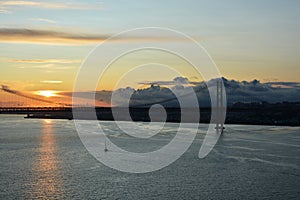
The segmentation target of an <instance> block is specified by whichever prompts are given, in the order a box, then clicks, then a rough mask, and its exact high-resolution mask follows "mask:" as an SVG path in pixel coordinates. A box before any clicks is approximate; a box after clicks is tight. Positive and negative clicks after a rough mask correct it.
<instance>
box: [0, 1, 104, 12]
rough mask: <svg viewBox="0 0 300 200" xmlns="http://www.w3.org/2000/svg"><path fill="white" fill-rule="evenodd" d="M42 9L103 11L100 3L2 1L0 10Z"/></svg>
mask: <svg viewBox="0 0 300 200" xmlns="http://www.w3.org/2000/svg"><path fill="white" fill-rule="evenodd" d="M16 7H18V8H20V7H21V8H26V7H29V8H42V9H61V10H99V9H102V8H103V6H102V4H99V3H96V4H95V3H94V4H91V3H71V2H65V3H61V2H60V3H58V2H55V3H53V2H47V1H42V2H41V1H1V2H0V10H1V9H3V10H11V9H13V8H16Z"/></svg>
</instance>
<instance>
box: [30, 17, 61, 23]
mask: <svg viewBox="0 0 300 200" xmlns="http://www.w3.org/2000/svg"><path fill="white" fill-rule="evenodd" d="M31 20H33V21H40V22H47V23H50V24H56V21H54V20H51V19H45V18H31Z"/></svg>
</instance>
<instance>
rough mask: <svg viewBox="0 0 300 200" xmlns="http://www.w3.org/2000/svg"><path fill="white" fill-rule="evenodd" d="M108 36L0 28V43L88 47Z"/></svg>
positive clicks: (138, 39) (153, 38) (134, 38)
mask: <svg viewBox="0 0 300 200" xmlns="http://www.w3.org/2000/svg"><path fill="white" fill-rule="evenodd" d="M109 37H110V36H109V35H106V34H102V35H101V34H91V33H82V34H78V33H74V32H60V31H50V30H38V29H25V28H0V42H6V43H8V42H9V43H38V44H51V45H53V44H63V45H89V44H96V43H99V42H103V41H104V40H106V39H108V38H109ZM158 40H160V41H169V42H170V41H178V38H169V37H164V36H160V35H158V36H157V35H150V36H144V37H141V36H134V35H131V36H129V35H128V36H126V37H123V38H117V39H116V38H115V39H114V40H111V41H119V42H129V41H130V42H134V41H136V42H147V41H158Z"/></svg>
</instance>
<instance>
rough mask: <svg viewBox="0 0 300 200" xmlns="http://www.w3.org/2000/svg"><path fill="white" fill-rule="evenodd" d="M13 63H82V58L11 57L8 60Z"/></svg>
mask: <svg viewBox="0 0 300 200" xmlns="http://www.w3.org/2000/svg"><path fill="white" fill-rule="evenodd" d="M8 61H9V62H13V63H32V64H41V63H52V64H73V63H81V60H70V59H11V60H8Z"/></svg>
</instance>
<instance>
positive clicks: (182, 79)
mask: <svg viewBox="0 0 300 200" xmlns="http://www.w3.org/2000/svg"><path fill="white" fill-rule="evenodd" d="M196 83H197V82H196ZM139 84H141V85H177V86H180V85H189V84H195V82H190V81H189V79H188V78H186V77H176V78H174V79H173V80H172V81H144V82H139Z"/></svg>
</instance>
